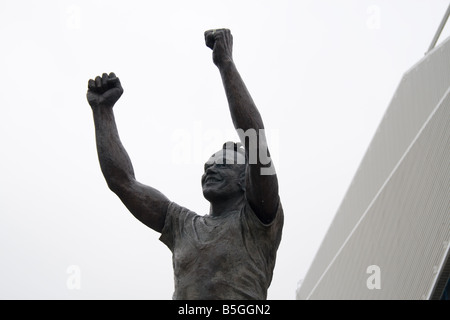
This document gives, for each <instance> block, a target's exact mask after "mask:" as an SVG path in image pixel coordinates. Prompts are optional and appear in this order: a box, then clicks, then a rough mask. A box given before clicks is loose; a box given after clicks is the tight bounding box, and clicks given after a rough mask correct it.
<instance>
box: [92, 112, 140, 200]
mask: <svg viewBox="0 0 450 320" xmlns="http://www.w3.org/2000/svg"><path fill="white" fill-rule="evenodd" d="M93 114H94V124H95V137H96V142H97V153H98V158H99V162H100V167H101V169H102V172H103V176H104V177H105V179H106V182H107V183H108V186H109V188H110V189H111V190H112V191H114V192H117V191H118V189H119V188H120V187H121V186H123V185H124V184H126V183H128V182H129V181H131V180H133V179H134V170H133V166H132V164H131V160H130V158H129V156H128V154H127V152H126V151H125V148H124V147H123V145H122V143H121V141H120V138H119V133H118V131H117V126H116V122H115V119H114V112H113V109H112V107H110V108H107V107H100V108H95V109H94V110H93Z"/></svg>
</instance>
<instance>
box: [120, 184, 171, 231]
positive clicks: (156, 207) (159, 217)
mask: <svg viewBox="0 0 450 320" xmlns="http://www.w3.org/2000/svg"><path fill="white" fill-rule="evenodd" d="M115 193H116V194H117V196H118V197H119V198H120V200H122V202H123V204H124V205H125V206H126V207H127V208H128V210H129V211H130V212H131V213H132V214H133V215H134V216H135V217H136V218H137V219H138V220H139V221H141V222H142V223H143V224H145V225H146V226H148V227H150V228H152V229H153V230H155V231H157V232H161V231H162V229H163V227H164V222H165V218H166V213H167V208H168V206H169V203H170V201H169V199H168V198H167V197H166V196H165V195H164V194H162V193H161V192H160V191H158V190H156V189H155V188H152V187H150V186H147V185H144V184H142V183H140V182H138V181H136V180H132V181H130V182H128V183H126V184H123V185H122V186H121V187H120V188H118V189H117V190H116V191H115Z"/></svg>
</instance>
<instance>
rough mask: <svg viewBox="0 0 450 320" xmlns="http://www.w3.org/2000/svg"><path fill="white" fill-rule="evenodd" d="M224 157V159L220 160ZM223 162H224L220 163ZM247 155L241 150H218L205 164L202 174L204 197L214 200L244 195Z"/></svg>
mask: <svg viewBox="0 0 450 320" xmlns="http://www.w3.org/2000/svg"><path fill="white" fill-rule="evenodd" d="M218 159H222V161H218ZM220 162H222V163H220ZM233 163H245V157H244V155H242V154H241V153H239V152H234V151H227V152H226V154H224V152H223V151H222V150H220V151H218V152H216V153H215V154H214V155H213V156H212V157H211V158H210V159H209V160H208V161H207V162H206V164H205V173H204V174H203V175H202V187H203V195H204V197H205V198H206V199H207V200H208V201H210V202H212V201H214V200H216V199H220V198H224V197H226V198H230V197H234V196H238V195H242V193H243V192H244V188H243V186H244V184H245V174H244V170H245V164H233Z"/></svg>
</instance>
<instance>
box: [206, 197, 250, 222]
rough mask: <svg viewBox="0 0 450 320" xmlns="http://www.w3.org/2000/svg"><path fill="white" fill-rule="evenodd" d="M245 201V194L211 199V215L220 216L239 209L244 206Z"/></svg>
mask: <svg viewBox="0 0 450 320" xmlns="http://www.w3.org/2000/svg"><path fill="white" fill-rule="evenodd" d="M244 203H245V197H244V195H239V196H238V197H234V198H228V199H217V200H214V201H211V207H210V209H209V215H210V216H213V217H218V216H221V215H224V214H226V213H228V212H231V211H237V210H240V209H241V208H242V206H243V205H244Z"/></svg>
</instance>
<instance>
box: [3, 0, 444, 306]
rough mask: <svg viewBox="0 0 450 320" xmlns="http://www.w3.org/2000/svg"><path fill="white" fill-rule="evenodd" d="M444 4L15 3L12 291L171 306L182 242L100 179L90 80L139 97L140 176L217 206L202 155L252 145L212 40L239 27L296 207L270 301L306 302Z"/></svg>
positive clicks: (8, 227) (122, 128) (8, 198)
mask: <svg viewBox="0 0 450 320" xmlns="http://www.w3.org/2000/svg"><path fill="white" fill-rule="evenodd" d="M447 6H448V1H444V0H432V1H429V0H395V1H392V0H391V1H388V0H385V1H382V0H373V1H365V0H353V1H351V0H346V1H344V0H342V1H335V0H334V1H332V0H322V1H317V0H316V1H293V0H292V1H287V0H286V1H242V0H241V1H226V2H225V1H211V0H209V1H164V2H163V1H158V2H157V1H151V2H150V1H56V0H55V1H39V2H38V1H11V0H8V1H5V0H3V1H1V2H0V43H1V50H0V90H1V91H0V110H1V113H0V146H1V154H0V155H1V157H0V164H1V166H0V177H1V178H0V179H1V180H0V181H1V185H0V298H1V299H171V297H172V292H173V271H172V261H171V253H170V251H169V250H168V249H167V248H166V247H165V245H164V244H162V243H161V242H160V241H158V237H159V234H158V233H156V232H154V231H153V230H151V229H149V228H147V227H146V226H144V225H143V224H141V223H140V222H138V221H137V220H136V219H135V218H134V217H133V216H132V215H131V214H130V213H129V212H128V211H127V209H126V208H125V206H124V205H123V204H122V203H121V202H120V200H119V199H118V198H117V197H116V196H115V195H114V194H113V193H112V192H111V191H110V190H109V189H108V188H107V186H106V183H105V181H104V178H103V176H102V174H101V171H100V167H99V164H98V160H97V154H96V146H95V139H94V125H93V121H92V114H91V110H90V107H89V105H88V103H87V101H86V89H87V82H88V79H89V78H93V77H95V76H96V75H100V74H101V73H103V72H111V71H114V72H115V73H116V74H117V76H118V77H119V78H120V79H121V81H122V84H123V87H124V89H125V93H124V95H123V96H122V98H121V99H120V101H119V102H118V103H117V104H116V106H115V114H116V120H117V125H118V128H119V132H120V135H121V139H122V142H123V144H124V146H125V148H126V149H127V151H128V153H129V155H130V157H131V159H132V161H133V165H134V169H135V173H136V177H137V179H138V180H139V181H141V182H142V183H145V184H148V185H151V186H153V187H155V188H157V189H159V190H160V191H161V192H163V193H164V194H165V195H166V196H167V197H169V198H170V199H171V200H173V201H175V202H177V203H179V204H181V205H183V206H186V207H188V208H190V209H191V210H194V211H196V212H198V213H200V214H205V213H207V212H208V208H209V206H208V202H207V201H206V200H205V199H203V196H202V193H201V184H200V176H201V174H202V171H203V163H204V162H205V161H206V160H207V158H208V157H209V156H210V155H211V154H212V153H213V152H215V151H217V150H218V149H219V148H220V147H221V145H222V143H223V142H225V141H227V140H237V139H238V138H237V135H236V134H235V133H234V130H233V125H232V122H231V118H230V115H229V112H228V108H227V102H226V97H225V94H224V91H223V87H222V83H221V79H220V75H219V72H218V70H217V68H216V67H215V66H214V65H213V63H212V59H211V51H210V49H209V48H207V47H206V46H205V45H204V38H203V32H204V31H205V30H207V29H211V28H221V27H226V28H230V29H231V31H232V33H233V35H234V59H235V62H236V65H237V67H238V69H239V70H240V72H241V75H242V77H243V78H244V81H245V82H246V84H247V87H248V88H249V90H250V92H251V93H252V96H253V98H254V100H255V102H256V104H257V106H258V108H259V109H260V112H261V114H262V116H263V119H264V122H265V126H266V128H267V135H268V139H269V143H270V147H271V151H272V152H271V153H272V155H273V159H274V162H275V165H276V168H277V173H278V178H279V184H280V196H281V200H282V203H283V207H284V211H285V227H284V232H283V239H282V242H281V245H280V248H279V251H278V260H277V264H276V267H275V272H274V277H273V282H272V285H271V287H270V288H269V296H268V298H269V299H294V298H295V290H296V287H297V283H298V281H299V280H300V279H302V278H304V277H305V275H306V273H307V271H308V268H309V266H310V264H311V262H312V260H313V258H314V255H315V253H316V252H317V250H318V248H319V246H320V243H321V241H322V239H323V237H324V235H325V233H326V231H327V229H328V226H329V225H330V223H331V221H332V219H333V217H334V214H335V213H336V211H337V209H338V207H339V205H340V202H341V200H342V199H343V197H344V195H345V192H346V190H347V187H348V186H349V185H350V182H351V180H352V177H353V175H354V173H355V172H356V170H357V168H358V165H359V163H360V161H361V159H362V157H363V155H364V153H365V151H366V149H367V147H368V145H369V143H370V141H371V138H372V137H373V135H374V133H375V131H376V128H377V126H378V124H379V123H380V121H381V119H382V116H383V114H384V112H385V110H386V108H387V106H388V104H389V102H390V99H391V97H392V96H393V94H394V92H395V90H396V87H397V85H398V83H399V81H400V79H401V77H402V75H403V73H404V72H405V71H406V70H408V69H409V68H410V67H411V66H412V65H413V64H415V63H416V62H417V61H419V60H420V59H421V58H422V57H423V56H424V53H425V52H426V50H427V48H428V46H429V44H430V43H431V40H432V38H433V36H434V34H435V31H436V30H437V27H438V25H439V23H440V22H441V19H442V17H443V15H444V13H445V10H446V9H447ZM448 29H449V28H446V29H445V30H444V32H443V34H442V36H441V41H442V39H444V38H446V37H447V36H448V35H449V31H448ZM75 276H76V280H78V281H75V282H74V281H73V280H74V279H75V278H74V277H75ZM74 283H75V285H74ZM77 285H79V287H77Z"/></svg>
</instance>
